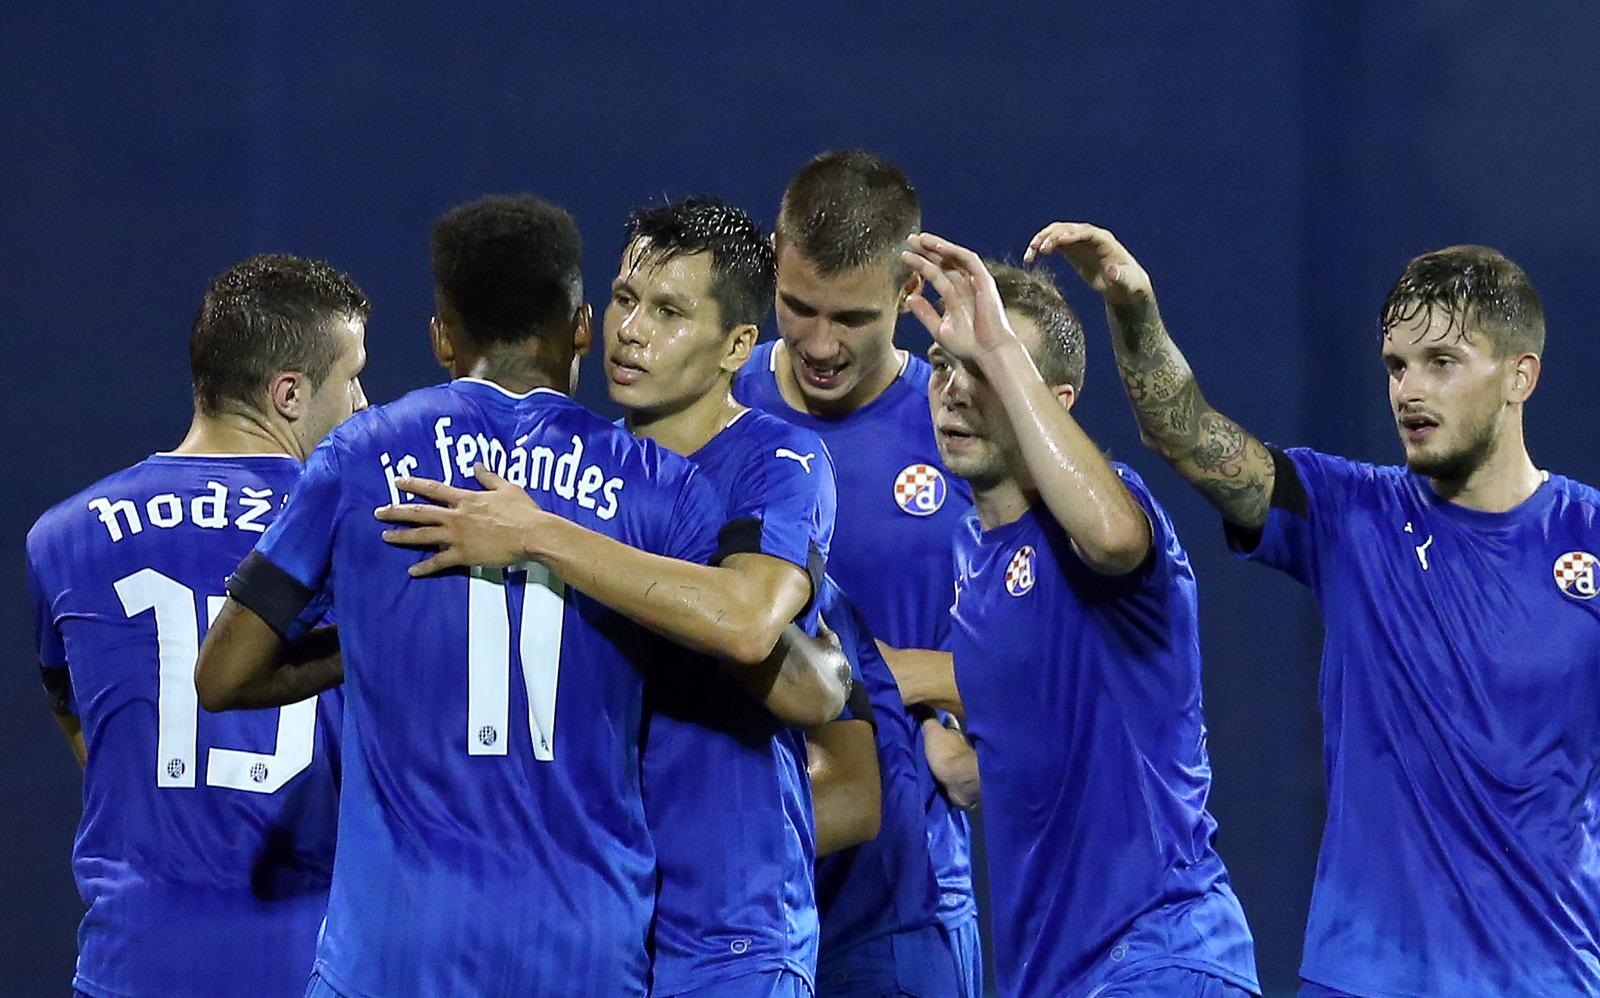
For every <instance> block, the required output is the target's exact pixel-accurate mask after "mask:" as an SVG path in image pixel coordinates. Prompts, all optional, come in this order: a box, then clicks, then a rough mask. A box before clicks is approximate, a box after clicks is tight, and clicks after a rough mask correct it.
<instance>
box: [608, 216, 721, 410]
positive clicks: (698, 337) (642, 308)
mask: <svg viewBox="0 0 1600 998" xmlns="http://www.w3.org/2000/svg"><path fill="white" fill-rule="evenodd" d="M641 250H642V248H641V247H640V245H639V244H638V243H634V244H632V245H630V246H629V247H628V248H627V249H626V250H625V251H623V254H622V267H621V269H620V271H619V272H618V273H617V278H616V280H614V281H612V282H611V300H610V302H609V303H608V304H607V305H606V314H605V365H606V368H605V369H606V385H607V388H608V389H609V391H610V393H611V401H613V402H615V403H617V404H618V405H620V406H622V407H624V408H625V409H627V410H628V411H629V413H631V414H660V413H670V412H676V411H678V410H680V409H682V408H684V407H685V406H687V405H690V404H692V403H694V402H696V401H699V400H700V399H702V398H704V397H705V396H706V395H707V394H708V393H710V392H712V391H715V390H716V389H717V387H718V385H719V384H720V383H721V381H722V378H723V375H724V374H725V373H727V372H726V371H725V369H724V359H725V358H726V357H727V356H728V352H729V349H728V348H729V331H728V330H725V329H724V328H723V324H722V309H721V308H720V307H719V306H718V305H717V301H716V299H715V298H713V297H712V296H711V254H710V253H694V254H691V255H680V256H675V257H673V258H672V259H670V260H667V261H665V262H662V261H660V260H659V259H655V258H652V257H651V256H650V255H649V254H648V252H642V251H641Z"/></svg>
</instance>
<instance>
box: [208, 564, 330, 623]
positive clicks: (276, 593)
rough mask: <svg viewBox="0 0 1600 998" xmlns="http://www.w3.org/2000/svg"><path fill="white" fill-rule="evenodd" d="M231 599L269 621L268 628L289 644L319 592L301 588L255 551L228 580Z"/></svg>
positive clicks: (295, 581) (296, 580)
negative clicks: (296, 622)
mask: <svg viewBox="0 0 1600 998" xmlns="http://www.w3.org/2000/svg"><path fill="white" fill-rule="evenodd" d="M228 595H229V596H232V597H233V598H234V599H236V600H238V601H239V602H240V603H242V604H243V605H244V606H245V607H246V608H247V609H249V610H250V611H251V612H252V613H254V614H255V615H256V616H258V617H260V618H261V619H262V620H264V621H266V622H267V626H268V627H270V628H272V629H273V630H274V631H277V632H278V637H280V638H283V639H284V640H288V637H289V632H290V631H291V630H292V629H293V627H294V622H295V620H296V619H298V618H299V616H300V614H301V613H302V612H303V611H304V610H305V608H306V607H307V606H309V605H310V603H311V600H312V599H313V598H314V597H315V596H316V592H315V591H314V590H313V589H311V587H309V586H304V585H301V584H300V581H299V580H298V579H296V578H295V577H294V576H292V575H290V574H289V573H288V572H285V571H284V570H283V569H281V568H279V567H278V566H277V565H274V564H273V563H272V562H271V561H269V560H267V558H265V557H264V556H263V555H262V554H261V553H260V552H259V551H252V552H250V554H249V556H248V557H246V558H245V560H244V563H243V564H241V565H240V566H239V568H238V570H237V571H235V572H234V573H233V577H232V578H230V579H229V580H228Z"/></svg>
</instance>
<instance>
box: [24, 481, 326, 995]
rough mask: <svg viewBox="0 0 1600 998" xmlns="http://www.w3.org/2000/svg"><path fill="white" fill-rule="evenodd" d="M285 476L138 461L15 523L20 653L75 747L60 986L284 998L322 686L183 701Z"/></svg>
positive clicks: (319, 791)
mask: <svg viewBox="0 0 1600 998" xmlns="http://www.w3.org/2000/svg"><path fill="white" fill-rule="evenodd" d="M299 474H300V463H299V462H298V461H296V460H294V459H293V458H290V457H287V456H282V457H279V456H271V455H262V456H241V457H215V456H199V455H178V454H158V455H155V456H153V457H150V458H147V459H146V460H144V461H141V462H139V463H138V464H136V465H134V466H132V467H131V468H127V469H125V470H123V471H119V472H117V473H116V474H114V475H111V476H110V477H108V478H105V479H103V480H102V481H100V482H97V483H95V484H94V485H92V486H90V487H89V488H88V489H86V490H84V491H83V492H80V493H79V494H78V495H75V496H73V497H72V498H70V499H68V500H66V501H65V502H62V503H60V504H59V505H57V506H55V507H54V508H52V509H51V510H50V511H49V512H47V513H45V515H44V516H43V517H41V518H40V519H39V522H38V523H37V524H35V525H34V527H33V530H32V531H31V532H30V533H29V534H28V544H27V552H28V579H29V585H30V589H31V591H32V594H33V599H34V613H35V620H36V622H37V637H38V645H39V660H40V663H41V664H42V665H43V666H44V667H45V668H47V669H63V668H64V669H66V670H68V672H69V673H70V677H71V687H72V694H73V699H74V700H75V702H76V711H77V715H78V719H79V721H80V723H81V724H82V725H83V734H84V739H85V742H86V743H87V745H88V751H89V762H88V767H87V769H86V771H85V773H84V781H83V817H82V820H81V821H80V822H79V825H78V836H77V840H76V842H75V843H74V844H73V850H72V868H73V874H74V876H75V877H76V879H77V883H78V892H79V894H81V895H82V897H83V900H84V903H85V904H87V905H88V911H87V913H86V914H85V915H84V919H83V923H82V925H81V926H80V927H79V930H78V967H77V974H76V976H75V978H74V979H73V986H74V987H76V988H77V989H78V990H79V991H81V992H84V993H85V994H89V995H94V996H96V998H144V996H151V998H175V996H177V998H181V996H189V995H192V996H195V998H207V996H210V998H216V996H252V998H254V996H259V998H273V996H293V995H299V994H301V993H303V992H304V990H305V985H306V980H307V978H309V977H310V974H311V963H312V958H313V955H314V947H315V945H316V938H317V928H318V926H319V925H320V924H321V923H322V916H323V913H324V912H325V911H326V909H327V902H328V882H329V877H330V876H331V872H332V867H333V854H334V835H335V819H336V815H337V804H338V756H337V751H338V728H339V703H340V700H341V698H340V695H339V694H338V693H337V692H334V693H324V694H322V695H321V696H320V697H313V698H311V699H309V700H305V701H302V702H301V703H297V704H294V705H292V706H289V707H284V708H283V709H281V710H252V711H235V712H230V713H226V714H211V713H208V712H206V711H204V710H201V709H200V706H199V700H198V698H197V696H196V694H195V687H194V663H195V657H196V655H197V654H198V651H199V646H200V639H201V638H202V637H203V636H204V634H205V631H206V629H207V627H208V626H209V625H210V622H211V617H212V616H213V615H214V614H216V612H217V611H218V610H219V609H220V608H221V606H222V602H223V584H224V582H225V581H226V579H227V577H228V575H229V573H231V572H232V571H233V570H234V568H236V567H237V566H238V564H239V562H240V561H241V560H242V559H243V558H244V557H245V556H246V555H247V554H249V553H250V549H251V548H252V547H253V546H254V545H255V543H256V541H257V540H259V539H260V537H261V535H262V532H263V531H265V530H266V529H267V526H268V525H269V524H270V523H271V522H272V521H273V519H274V518H275V517H277V516H278V512H279V510H280V508H281V507H282V505H283V501H284V499H285V498H286V497H287V496H288V494H289V490H290V488H291V487H292V486H293V484H294V482H295V479H296V478H298V477H299Z"/></svg>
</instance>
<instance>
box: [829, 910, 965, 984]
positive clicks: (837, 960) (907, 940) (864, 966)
mask: <svg viewBox="0 0 1600 998" xmlns="http://www.w3.org/2000/svg"><path fill="white" fill-rule="evenodd" d="M961 987H962V985H961V974H960V971H959V970H957V968H956V958H955V954H954V953H952V952H951V951H950V940H949V937H947V936H946V935H945V930H944V928H943V926H938V925H930V926H928V927H926V928H922V929H911V930H909V931H907V932H897V933H895V934H894V935H892V936H885V937H884V938H882V939H874V940H872V941H871V942H866V943H859V944H857V945H855V946H852V947H850V948H849V949H847V950H844V951H843V952H833V953H828V952H824V953H822V954H821V956H820V958H819V959H818V961H817V998H891V996H892V998H902V996H908V998H951V996H952V995H959V994H961V993H962V991H961Z"/></svg>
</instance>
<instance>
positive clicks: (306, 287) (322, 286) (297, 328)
mask: <svg viewBox="0 0 1600 998" xmlns="http://www.w3.org/2000/svg"><path fill="white" fill-rule="evenodd" d="M371 312H372V303H371V302H370V301H368V300H367V296H366V295H365V294H364V293H363V292H362V290H361V289H360V288H359V287H357V286H356V282H355V281H353V280H351V279H350V276H349V275H348V274H345V273H343V272H342V271H339V270H337V269H335V268H334V267H332V266H329V265H328V264H326V263H324V262H322V261H321V260H308V259H306V258H304V257H299V256H292V255H290V254H287V253H268V254H262V255H259V256H253V257H251V258H250V259H248V260H245V261H244V262H243V263H238V264H235V265H233V266H232V267H229V268H228V269H227V270H225V271H223V272H222V273H221V274H219V275H218V276H217V277H216V278H215V279H214V280H212V282H211V284H210V285H209V286H208V287H207V288H206V295H205V298H204V299H203V300H202V301H201V303H200V311H199V312H198V313H197V314H196V315H195V317H194V325H193V326H192V327H191V328H190V330H189V373H190V377H191V378H192V380H193V383H194V398H195V405H196V406H197V407H198V408H199V409H200V411H201V412H204V413H208V414H211V415H215V414H217V413H220V412H224V411H237V410H240V409H243V410H244V411H247V412H255V411H259V410H260V409H261V407H262V405H263V401H264V392H265V391H266V388H267V384H268V382H269V381H270V380H271V379H272V378H273V377H274V376H275V375H277V374H279V373H280V372H282V371H299V372H300V373H302V374H304V375H305V376H306V377H307V378H309V379H310V380H311V384H312V387H313V388H315V387H317V386H319V385H321V384H322V382H323V380H324V379H325V378H327V376H328V371H329V370H330V369H331V368H332V367H333V363H334V361H335V360H337V359H338V356H339V349H340V343H339V340H338V339H337V338H336V337H335V336H333V335H332V334H333V332H334V324H335V323H338V322H348V321H350V320H353V319H354V320H360V321H362V322H365V321H366V320H367V316H368V315H370V314H371Z"/></svg>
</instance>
